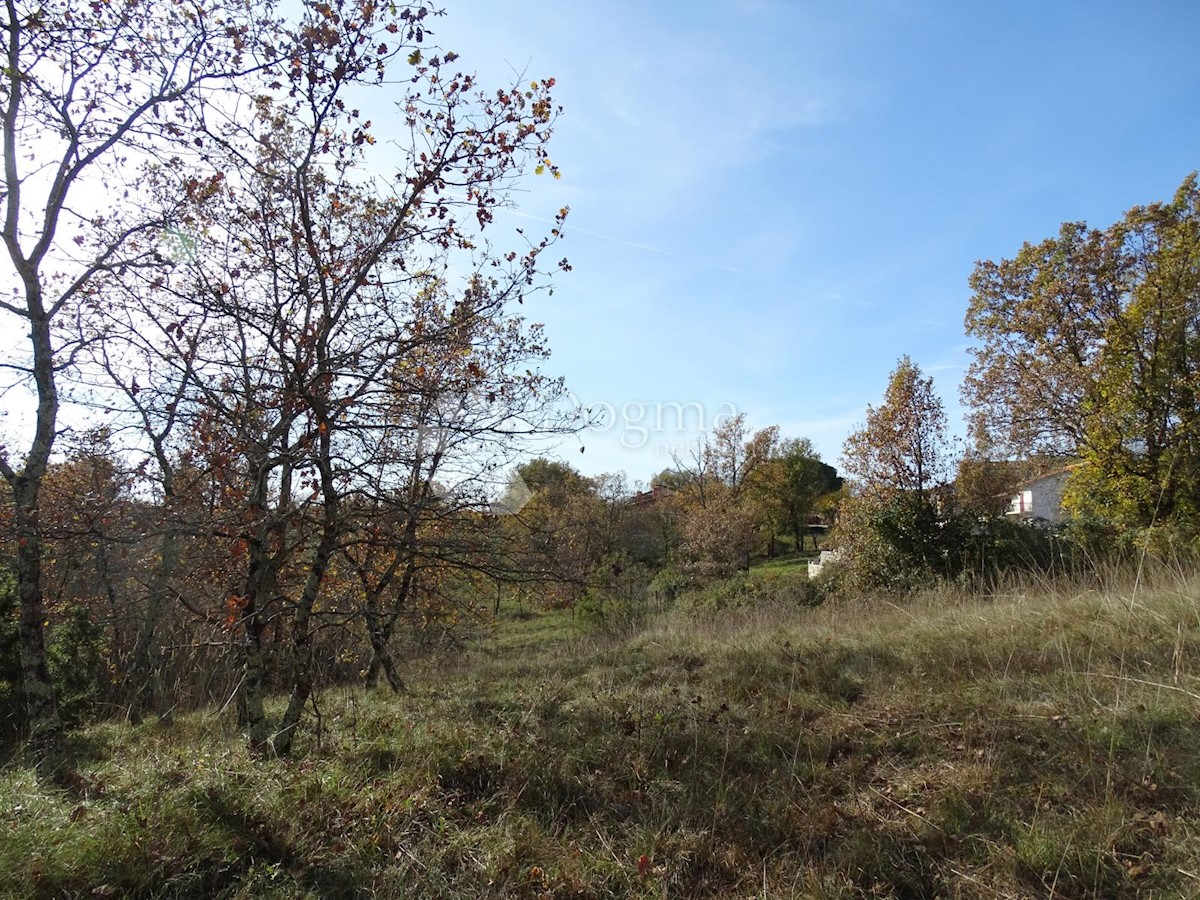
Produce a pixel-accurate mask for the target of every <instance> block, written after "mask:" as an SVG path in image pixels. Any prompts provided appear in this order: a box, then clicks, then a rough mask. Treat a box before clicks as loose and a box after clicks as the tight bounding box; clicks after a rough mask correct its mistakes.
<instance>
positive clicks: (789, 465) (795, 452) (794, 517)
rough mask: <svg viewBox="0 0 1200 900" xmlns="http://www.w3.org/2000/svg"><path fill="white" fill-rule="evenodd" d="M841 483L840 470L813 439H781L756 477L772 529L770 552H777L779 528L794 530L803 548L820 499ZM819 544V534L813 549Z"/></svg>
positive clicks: (799, 548) (760, 502)
mask: <svg viewBox="0 0 1200 900" xmlns="http://www.w3.org/2000/svg"><path fill="white" fill-rule="evenodd" d="M841 485H842V480H841V478H839V476H838V470H836V469H835V468H834V467H833V466H829V464H828V463H824V462H822V461H821V455H820V454H818V452H817V451H816V449H815V448H814V446H812V442H811V440H809V439H808V438H790V439H787V440H784V442H781V443H780V444H779V446H778V449H776V451H775V455H774V456H773V457H772V458H770V460H769V461H768V462H767V464H764V466H763V467H762V469H761V470H760V473H757V475H756V478H755V479H754V491H755V493H756V496H757V500H758V505H760V509H761V510H762V516H763V521H764V523H766V524H767V527H768V528H769V530H770V535H769V541H770V550H769V551H768V556H774V553H773V547H774V535H775V533H776V532H780V530H782V532H788V533H791V535H792V539H793V541H794V545H796V550H797V551H802V550H804V545H805V538H806V536H808V535H809V526H810V520H811V518H812V517H815V516H817V515H818V509H817V500H818V499H820V498H822V497H824V496H827V494H829V493H833V492H835V491H838V490H839V488H840V487H841ZM816 544H817V541H816V538H814V539H812V546H814V550H815V548H816Z"/></svg>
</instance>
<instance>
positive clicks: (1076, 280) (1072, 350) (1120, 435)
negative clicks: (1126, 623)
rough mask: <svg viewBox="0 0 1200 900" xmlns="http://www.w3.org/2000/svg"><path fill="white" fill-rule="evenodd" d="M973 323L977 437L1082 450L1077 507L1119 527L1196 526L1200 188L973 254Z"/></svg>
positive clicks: (1056, 450)
mask: <svg viewBox="0 0 1200 900" xmlns="http://www.w3.org/2000/svg"><path fill="white" fill-rule="evenodd" d="M971 287H972V289H973V291H974V293H973V296H972V299H971V305H970V308H969V310H968V312H967V317H966V328H967V333H968V334H969V335H970V336H972V337H974V338H975V339H976V340H978V341H979V345H978V346H977V347H976V348H975V349H974V350H973V351H972V352H973V354H974V361H973V362H972V365H971V368H970V370H969V371H968V374H967V378H966V381H965V382H964V386H963V396H964V399H965V400H966V402H967V403H968V404H969V405H970V406H971V407H972V409H973V410H974V429H975V432H976V435H977V436H978V437H979V438H981V439H982V440H984V441H987V442H990V443H992V444H994V445H995V446H997V447H998V448H1000V450H1001V452H1003V453H1007V454H1010V455H1013V456H1018V457H1019V456H1028V455H1031V454H1034V453H1038V452H1042V453H1047V452H1048V453H1053V454H1056V455H1059V456H1072V457H1075V458H1078V459H1083V460H1086V462H1087V465H1086V466H1083V467H1081V468H1080V469H1079V471H1078V477H1077V478H1075V479H1074V482H1075V483H1074V486H1073V489H1072V490H1071V491H1070V498H1071V500H1070V502H1072V503H1073V505H1074V507H1075V508H1076V510H1077V511H1078V512H1080V513H1083V514H1086V515H1088V516H1092V517H1095V518H1098V519H1101V520H1104V521H1107V522H1110V523H1111V524H1112V525H1113V526H1114V527H1116V528H1118V529H1121V530H1128V529H1137V528H1145V527H1147V526H1150V525H1151V524H1153V523H1156V522H1158V523H1163V522H1166V523H1174V524H1177V525H1180V526H1183V528H1184V530H1185V531H1188V532H1193V533H1194V532H1195V530H1196V528H1197V525H1198V524H1200V520H1198V517H1197V516H1198V512H1200V509H1198V506H1197V499H1196V498H1197V497H1198V496H1200V494H1198V493H1197V487H1198V486H1200V458H1198V457H1197V452H1198V451H1197V446H1200V445H1198V438H1200V432H1198V428H1200V413H1198V409H1200V407H1198V405H1197V402H1196V396H1197V389H1198V388H1200V381H1198V378H1200V289H1198V288H1200V188H1198V186H1197V177H1196V175H1195V174H1192V175H1190V176H1189V177H1188V178H1187V179H1186V180H1185V181H1184V182H1183V184H1182V185H1181V186H1180V188H1179V190H1178V191H1177V192H1176V194H1175V196H1174V198H1173V199H1172V200H1171V202H1169V203H1155V204H1151V205H1149V206H1145V207H1135V208H1134V209H1131V210H1130V211H1129V212H1128V213H1126V215H1125V216H1124V218H1123V219H1122V220H1121V221H1120V222H1118V223H1116V224H1114V225H1112V226H1111V227H1109V228H1106V229H1102V230H1101V229H1090V228H1088V226H1087V225H1086V224H1084V223H1082V222H1076V223H1068V224H1065V225H1063V226H1062V229H1061V230H1060V232H1059V234H1058V236H1057V237H1054V238H1049V239H1047V240H1045V241H1042V242H1041V243H1038V244H1025V245H1024V246H1023V247H1022V248H1021V250H1020V252H1019V253H1018V254H1017V255H1016V256H1015V257H1014V258H1012V259H1007V260H1001V261H1000V262H998V263H997V262H990V261H985V262H980V263H979V264H978V265H977V266H976V269H975V272H974V273H973V275H972V278H971Z"/></svg>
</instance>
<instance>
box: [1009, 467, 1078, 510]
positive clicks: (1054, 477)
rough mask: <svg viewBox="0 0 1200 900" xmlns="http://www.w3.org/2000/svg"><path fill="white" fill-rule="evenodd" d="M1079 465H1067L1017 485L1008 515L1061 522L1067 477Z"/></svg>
mask: <svg viewBox="0 0 1200 900" xmlns="http://www.w3.org/2000/svg"><path fill="white" fill-rule="evenodd" d="M1077 468H1078V465H1073V466H1067V467H1065V468H1062V469H1056V470H1055V471H1053V472H1047V473H1046V474H1045V475H1039V476H1037V477H1036V478H1030V479H1029V480H1028V481H1024V482H1022V483H1021V484H1019V485H1017V491H1016V493H1015V494H1013V495H1012V499H1011V500H1010V501H1009V504H1008V515H1009V516H1010V517H1011V518H1014V519H1041V520H1042V521H1045V522H1053V523H1057V522H1061V521H1062V520H1063V519H1064V518H1065V515H1064V513H1063V506H1062V499H1063V492H1064V491H1065V490H1066V487H1067V479H1068V478H1070V477H1071V473H1072V472H1073V471H1074V470H1075V469H1077Z"/></svg>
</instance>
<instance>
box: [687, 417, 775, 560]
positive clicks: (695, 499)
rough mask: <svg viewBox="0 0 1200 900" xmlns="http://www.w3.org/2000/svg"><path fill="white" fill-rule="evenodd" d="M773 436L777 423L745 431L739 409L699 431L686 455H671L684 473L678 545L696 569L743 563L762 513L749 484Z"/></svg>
mask: <svg viewBox="0 0 1200 900" xmlns="http://www.w3.org/2000/svg"><path fill="white" fill-rule="evenodd" d="M778 441H779V428H778V427H777V426H771V427H769V428H763V429H760V430H759V431H756V432H754V433H751V432H750V431H749V429H748V428H747V426H746V417H745V414H739V415H737V416H733V417H731V418H729V419H727V420H726V421H723V422H721V423H720V424H718V425H717V426H716V427H715V428H714V429H713V431H712V433H711V434H706V435H702V436H701V437H700V438H699V439H698V440H697V443H696V446H695V447H694V448H693V449H692V451H691V452H690V456H689V458H688V459H687V460H684V459H683V458H676V460H675V468H676V469H677V470H679V471H680V472H682V473H684V474H685V475H686V478H685V479H684V482H685V485H686V486H685V487H684V488H683V489H682V490H681V491H680V492H679V502H680V504H681V506H682V509H683V512H682V515H681V518H680V525H679V527H680V534H681V537H682V541H683V548H682V549H683V552H684V554H685V555H686V557H687V560H688V562H689V564H690V565H691V566H692V567H694V568H696V570H697V571H699V572H701V573H702V574H705V575H724V574H729V573H730V572H733V571H736V570H737V569H745V568H749V565H750V554H751V552H752V551H753V549H754V544H755V535H756V532H757V531H758V530H759V524H760V522H761V521H762V520H763V518H764V511H763V509H762V508H761V506H760V505H759V501H760V500H761V499H762V493H761V492H756V491H755V490H753V488H752V486H753V485H754V483H755V479H756V477H758V476H759V475H760V474H761V473H762V472H763V471H764V467H766V466H767V465H768V463H769V462H770V460H771V458H772V456H773V455H774V453H775V449H776V446H777V445H778Z"/></svg>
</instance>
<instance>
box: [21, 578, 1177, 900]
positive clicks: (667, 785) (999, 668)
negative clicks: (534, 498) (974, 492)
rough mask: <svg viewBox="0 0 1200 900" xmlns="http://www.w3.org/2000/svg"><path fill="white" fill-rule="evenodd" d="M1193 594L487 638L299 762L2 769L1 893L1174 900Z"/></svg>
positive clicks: (200, 750) (367, 711)
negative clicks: (617, 633) (52, 774)
mask: <svg viewBox="0 0 1200 900" xmlns="http://www.w3.org/2000/svg"><path fill="white" fill-rule="evenodd" d="M1198 591H1200V582H1196V581H1183V580H1179V581H1174V582H1167V583H1165V584H1163V585H1159V586H1157V587H1154V588H1153V589H1146V588H1144V587H1143V588H1142V589H1141V590H1139V591H1138V592H1133V591H1128V590H1127V591H1123V592H1114V593H1110V594H1103V595H1102V594H1096V593H1090V592H1084V593H1079V594H1063V595H1056V594H1054V593H1053V592H1051V591H1043V592H1042V593H1040V594H1039V595H1038V596H1031V597H1023V596H1019V595H1014V596H1011V597H1005V598H994V599H992V600H973V601H961V600H956V599H954V598H941V599H936V598H934V599H930V600H927V601H923V602H918V603H914V604H910V605H907V606H904V607H897V606H891V605H887V604H878V605H869V604H861V605H854V604H849V605H846V604H842V605H829V606H826V607H824V608H821V609H817V610H800V611H792V612H782V611H778V610H776V611H763V612H761V613H750V614H747V613H745V612H742V613H740V614H738V615H736V616H733V615H730V616H728V617H726V618H722V619H719V620H714V621H707V622H688V621H683V620H678V619H672V618H671V617H666V618H664V619H662V620H661V621H659V622H657V623H656V624H654V625H652V626H651V627H650V628H648V629H647V630H645V631H643V632H642V633H640V634H638V635H636V636H634V637H632V638H628V639H625V640H622V641H615V642H611V643H608V644H588V643H584V642H581V641H579V640H578V638H577V637H573V638H571V641H572V642H571V643H568V644H564V643H562V641H561V640H560V639H559V636H560V635H561V636H563V637H569V636H571V635H572V634H576V633H575V632H573V631H572V630H571V628H570V626H569V622H567V621H566V620H565V619H564V618H563V617H562V616H561V615H551V616H540V615H539V616H535V617H533V618H532V619H528V620H525V622H524V624H521V623H514V622H509V623H506V624H505V625H504V627H503V629H502V632H501V638H502V640H501V646H502V648H503V647H507V648H508V649H507V650H503V649H502V650H501V651H499V652H492V653H489V654H480V655H479V656H478V657H477V658H475V659H474V660H472V661H469V662H463V663H460V664H459V665H457V666H455V667H454V668H453V669H446V668H443V669H439V670H436V671H429V672H426V673H416V674H414V675H413V676H412V677H411V678H410V685H411V692H410V693H409V694H408V695H406V696H404V697H399V698H393V697H391V696H388V695H385V694H372V695H364V694H362V693H361V692H353V691H347V692H345V693H342V694H338V695H336V696H335V695H328V696H326V697H325V698H324V699H323V700H322V706H321V709H322V722H321V730H320V733H319V739H318V735H317V734H316V733H313V734H312V735H311V736H310V741H309V743H308V744H307V746H306V747H305V748H304V752H303V754H302V755H301V756H300V757H299V758H297V759H296V760H293V761H268V762H262V763H252V762H251V761H249V760H248V759H247V758H246V755H245V752H244V750H243V747H242V741H241V740H240V739H239V737H238V736H237V735H236V734H235V733H234V732H233V730H232V729H231V727H230V725H229V723H228V720H227V717H226V716H216V715H197V716H193V717H190V718H186V719H185V720H184V721H183V722H182V723H180V724H179V725H178V726H177V727H176V728H175V729H174V730H172V731H170V732H160V731H157V730H155V729H154V728H153V727H150V726H146V727H142V728H137V729H131V728H129V727H126V726H118V725H104V726H99V727H96V728H93V729H91V730H89V731H87V732H86V733H84V734H82V735H80V736H78V738H77V739H76V744H75V747H74V751H75V753H76V759H77V764H76V767H75V770H74V771H73V772H71V773H70V774H64V776H63V777H62V778H60V779H59V781H60V784H59V785H58V786H49V785H47V784H44V783H39V782H38V781H37V780H36V779H35V777H34V776H33V774H31V772H30V771H29V770H27V769H23V768H21V767H19V766H10V767H8V768H7V769H6V770H4V771H3V772H0V834H5V835H7V836H8V837H7V839H5V840H3V841H0V893H3V894H5V895H12V896H46V897H51V896H54V897H58V896H70V895H78V896H124V895H137V896H174V897H191V896H194V897H206V896H229V897H234V896H242V897H260V896H279V897H294V896H305V895H307V896H314V897H322V896H364V897H369V896H380V897H529V898H537V897H551V898H567V897H580V898H584V897H646V898H650V897H656V898H661V897H688V896H707V897H771V898H781V897H808V896H815V897H821V896H829V897H834V896H897V897H927V896H937V895H940V896H950V897H1018V896H1055V897H1093V896H1094V897H1117V896H1135V895H1140V896H1188V895H1193V894H1197V893H1200V836H1198V835H1197V827H1198V826H1197V825H1196V822H1197V812H1198V801H1200V729H1198V727H1197V717H1198V715H1200V603H1198V602H1197V600H1196V598H1197V596H1200V593H1198ZM523 634H525V635H532V637H528V638H527V639H526V638H522V635H523Z"/></svg>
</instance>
